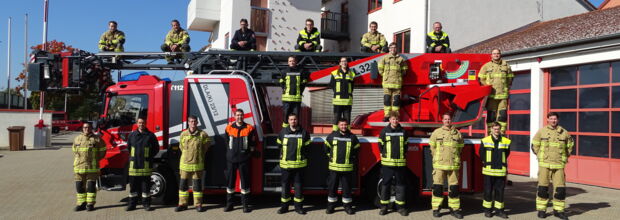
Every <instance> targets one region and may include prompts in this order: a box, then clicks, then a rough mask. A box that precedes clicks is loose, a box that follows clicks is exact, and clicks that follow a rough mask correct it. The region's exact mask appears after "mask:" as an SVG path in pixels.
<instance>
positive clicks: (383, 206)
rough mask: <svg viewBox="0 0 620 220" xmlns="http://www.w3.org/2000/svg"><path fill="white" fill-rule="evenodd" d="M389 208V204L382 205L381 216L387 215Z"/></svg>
mask: <svg viewBox="0 0 620 220" xmlns="http://www.w3.org/2000/svg"><path fill="white" fill-rule="evenodd" d="M387 213H388V207H387V204H381V209H379V215H387Z"/></svg>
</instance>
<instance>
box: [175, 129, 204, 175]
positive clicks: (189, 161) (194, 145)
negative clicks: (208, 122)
mask: <svg viewBox="0 0 620 220" xmlns="http://www.w3.org/2000/svg"><path fill="white" fill-rule="evenodd" d="M180 140H181V141H180V142H181V143H180V146H179V149H180V150H181V161H180V162H179V169H180V170H183V171H186V172H196V171H202V170H204V167H205V160H204V158H205V154H206V153H207V150H209V142H210V139H209V135H207V133H206V132H204V131H201V130H200V129H196V130H195V131H194V132H193V133H191V132H189V129H187V130H185V131H183V132H182V133H181V137H180Z"/></svg>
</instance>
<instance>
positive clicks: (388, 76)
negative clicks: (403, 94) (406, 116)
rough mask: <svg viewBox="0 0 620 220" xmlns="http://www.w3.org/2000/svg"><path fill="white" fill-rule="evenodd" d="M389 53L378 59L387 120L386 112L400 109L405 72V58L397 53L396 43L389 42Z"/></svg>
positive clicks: (386, 118) (385, 114) (385, 119)
mask: <svg viewBox="0 0 620 220" xmlns="http://www.w3.org/2000/svg"><path fill="white" fill-rule="evenodd" d="M389 48H390V53H389V54H387V55H385V56H383V58H381V60H380V61H379V64H378V67H379V75H381V76H382V77H383V83H382V86H383V94H384V96H383V113H384V116H385V118H384V120H383V121H388V114H389V113H390V112H392V111H394V112H398V110H399V109H400V89H401V88H402V84H403V77H404V76H405V74H407V69H408V67H407V60H405V58H403V57H401V56H400V55H399V54H398V49H396V43H394V42H392V43H390V46H389Z"/></svg>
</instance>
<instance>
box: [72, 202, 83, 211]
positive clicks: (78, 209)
mask: <svg viewBox="0 0 620 220" xmlns="http://www.w3.org/2000/svg"><path fill="white" fill-rule="evenodd" d="M85 209H86V203H82V204H81V205H77V206H75V208H74V209H73V211H76V212H79V211H82V210H85Z"/></svg>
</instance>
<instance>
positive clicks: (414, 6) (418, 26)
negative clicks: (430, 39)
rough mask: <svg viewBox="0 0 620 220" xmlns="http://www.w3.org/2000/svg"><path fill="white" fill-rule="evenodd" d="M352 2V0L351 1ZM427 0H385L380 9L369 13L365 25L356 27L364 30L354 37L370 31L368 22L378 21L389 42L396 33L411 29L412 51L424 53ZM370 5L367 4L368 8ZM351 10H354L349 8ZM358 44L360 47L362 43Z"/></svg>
mask: <svg viewBox="0 0 620 220" xmlns="http://www.w3.org/2000/svg"><path fill="white" fill-rule="evenodd" d="M349 2H350V3H351V2H352V1H349ZM357 4H368V3H367V1H358V3H357ZM425 4H426V2H425V1H423V0H402V1H400V2H397V3H394V1H383V6H382V8H381V9H380V10H378V11H375V12H372V13H370V14H368V20H367V22H366V23H365V24H364V27H363V29H362V27H356V29H362V30H364V31H363V32H362V33H361V34H359V35H355V34H358V33H359V32H357V33H355V34H352V38H354V39H357V40H359V39H360V38H361V37H362V35H363V34H364V33H366V32H368V24H369V23H370V22H371V21H376V22H377V23H378V24H379V29H378V30H379V32H381V33H382V34H383V35H385V38H386V40H387V41H388V43H390V42H392V41H393V38H394V33H397V32H400V31H403V30H406V29H410V30H411V39H410V45H411V47H410V49H409V52H410V53H422V52H424V49H425V33H426V30H425V21H426V7H425ZM367 7H368V6H366V8H367ZM349 11H350V12H351V11H352V10H351V9H349ZM367 11H368V10H365V11H359V13H366V12H367ZM354 43H355V44H357V48H359V46H360V43H359V41H358V42H352V44H354Z"/></svg>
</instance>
